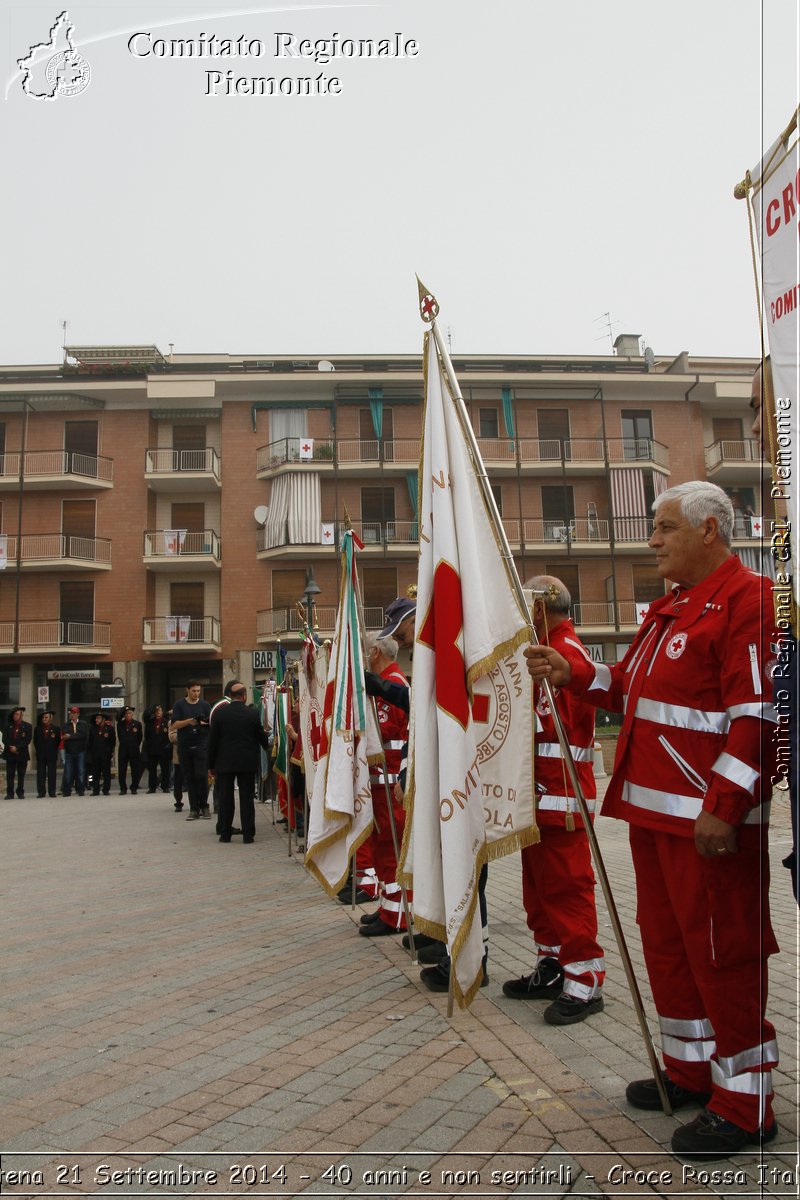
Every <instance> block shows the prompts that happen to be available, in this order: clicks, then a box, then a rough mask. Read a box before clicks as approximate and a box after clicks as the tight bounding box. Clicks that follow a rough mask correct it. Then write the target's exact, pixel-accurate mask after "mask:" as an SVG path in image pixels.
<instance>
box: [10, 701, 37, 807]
mask: <svg viewBox="0 0 800 1200" xmlns="http://www.w3.org/2000/svg"><path fill="white" fill-rule="evenodd" d="M24 712H25V709H24V708H23V707H22V705H17V707H16V708H12V710H11V712H10V713H9V717H8V724H7V725H6V731H5V746H4V749H3V758H4V759H5V760H6V797H7V799H9V800H12V799H13V798H14V776H15V775H16V779H17V796H18V797H19V799H20V800H24V799H25V772H26V771H27V769H28V763H29V762H30V758H31V752H30V749H29V747H30V744H31V739H32V738H33V728H32V727H31V724H30V722H29V721H23V719H22V714H23V713H24Z"/></svg>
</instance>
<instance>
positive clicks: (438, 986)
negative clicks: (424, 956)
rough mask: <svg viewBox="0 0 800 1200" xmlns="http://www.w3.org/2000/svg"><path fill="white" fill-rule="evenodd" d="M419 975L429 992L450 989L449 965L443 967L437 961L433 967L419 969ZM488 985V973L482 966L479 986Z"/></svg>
mask: <svg viewBox="0 0 800 1200" xmlns="http://www.w3.org/2000/svg"><path fill="white" fill-rule="evenodd" d="M419 977H420V979H421V980H422V982H423V983H424V984H425V987H426V988H427V989H428V991H429V992H449V991H450V969H449V967H443V966H442V964H441V963H438V964H437V965H436V966H435V967H426V968H425V970H424V971H420V973H419ZM488 986H489V975H488V973H487V970H486V967H484V968H483V979H482V980H481V987H482V988H484V987H488Z"/></svg>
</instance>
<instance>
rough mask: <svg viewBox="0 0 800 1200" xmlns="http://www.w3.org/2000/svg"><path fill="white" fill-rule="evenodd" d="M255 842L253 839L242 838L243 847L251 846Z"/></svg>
mask: <svg viewBox="0 0 800 1200" xmlns="http://www.w3.org/2000/svg"><path fill="white" fill-rule="evenodd" d="M255 840H256V839H255V838H254V837H246V838H242V841H243V842H244V844H245V846H252V844H253V842H254V841H255Z"/></svg>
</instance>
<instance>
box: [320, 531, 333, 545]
mask: <svg viewBox="0 0 800 1200" xmlns="http://www.w3.org/2000/svg"><path fill="white" fill-rule="evenodd" d="M322 536H323V537H324V538H325V541H326V542H329V541H330V540H331V538H332V537H333V533H332V531H331V530H330V529H325V530H323V533H322Z"/></svg>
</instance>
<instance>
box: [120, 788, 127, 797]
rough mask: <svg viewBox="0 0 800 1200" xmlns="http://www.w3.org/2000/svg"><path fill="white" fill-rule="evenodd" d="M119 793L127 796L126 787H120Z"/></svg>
mask: <svg viewBox="0 0 800 1200" xmlns="http://www.w3.org/2000/svg"><path fill="white" fill-rule="evenodd" d="M119 794H120V796H127V794H128V789H127V788H120V789H119Z"/></svg>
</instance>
